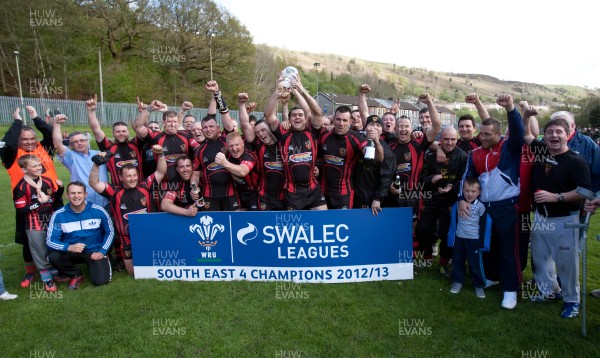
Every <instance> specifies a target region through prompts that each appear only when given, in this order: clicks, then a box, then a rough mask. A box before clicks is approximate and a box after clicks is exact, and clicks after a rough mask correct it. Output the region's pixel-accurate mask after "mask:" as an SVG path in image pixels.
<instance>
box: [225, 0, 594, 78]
mask: <svg viewBox="0 0 600 358" xmlns="http://www.w3.org/2000/svg"><path fill="white" fill-rule="evenodd" d="M214 1H215V2H216V3H217V4H219V5H221V6H223V7H224V8H226V9H227V10H228V11H229V12H230V13H231V14H232V15H234V16H235V17H236V18H238V19H239V20H240V22H241V23H242V24H243V25H245V26H246V28H247V29H248V30H249V31H250V33H251V34H252V36H253V37H254V43H256V44H267V45H270V46H276V47H282V48H286V49H289V50H297V51H308V52H312V53H323V54H336V55H343V56H349V57H355V58H359V59H363V60H367V61H376V62H384V63H395V64H396V65H399V66H407V67H418V68H425V69H427V70H430V71H441V72H456V73H477V74H485V75H491V76H494V77H497V78H499V79H501V80H511V81H522V82H530V83H538V84H561V85H577V86H587V87H589V88H600V45H598V37H599V36H598V35H600V29H599V28H598V26H597V19H596V18H595V17H596V14H597V11H595V10H592V9H591V7H590V5H591V4H592V3H593V2H590V1H589V0H587V1H585V2H584V1H582V0H569V1H556V0H548V1H540V0H518V1H517V0H503V1H488V0H479V1H475V0H446V1H443V0H416V1H415V0H413V1H406V0H367V1H365V0H362V1H358V0H346V1H341V0H300V1H285V0H214ZM586 4H587V5H586Z"/></svg>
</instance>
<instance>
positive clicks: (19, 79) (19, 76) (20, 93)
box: [15, 51, 25, 123]
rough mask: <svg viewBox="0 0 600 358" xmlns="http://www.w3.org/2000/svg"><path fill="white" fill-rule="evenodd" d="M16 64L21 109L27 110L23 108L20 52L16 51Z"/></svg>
mask: <svg viewBox="0 0 600 358" xmlns="http://www.w3.org/2000/svg"><path fill="white" fill-rule="evenodd" d="M15 62H16V63H17V79H18V81H19V97H21V109H22V110H25V107H24V106H23V88H22V87H21V70H20V69H19V51H15ZM23 119H25V116H23ZM23 123H25V120H23Z"/></svg>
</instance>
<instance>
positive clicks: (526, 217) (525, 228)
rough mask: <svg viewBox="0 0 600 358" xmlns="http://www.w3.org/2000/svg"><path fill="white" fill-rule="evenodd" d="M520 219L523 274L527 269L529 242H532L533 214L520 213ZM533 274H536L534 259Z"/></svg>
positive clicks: (520, 259) (520, 248) (520, 249)
mask: <svg viewBox="0 0 600 358" xmlns="http://www.w3.org/2000/svg"><path fill="white" fill-rule="evenodd" d="M519 219H520V223H519V224H520V227H519V262H520V264H521V272H523V271H525V269H526V268H527V258H528V255H529V242H530V241H531V213H519ZM531 272H534V270H533V259H532V260H531Z"/></svg>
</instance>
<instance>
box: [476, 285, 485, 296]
mask: <svg viewBox="0 0 600 358" xmlns="http://www.w3.org/2000/svg"><path fill="white" fill-rule="evenodd" d="M475 296H477V298H485V292H483V287H475Z"/></svg>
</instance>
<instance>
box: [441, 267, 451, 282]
mask: <svg viewBox="0 0 600 358" xmlns="http://www.w3.org/2000/svg"><path fill="white" fill-rule="evenodd" d="M440 273H441V274H442V276H444V277H445V278H447V279H448V280H450V279H451V278H450V266H449V265H440Z"/></svg>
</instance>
